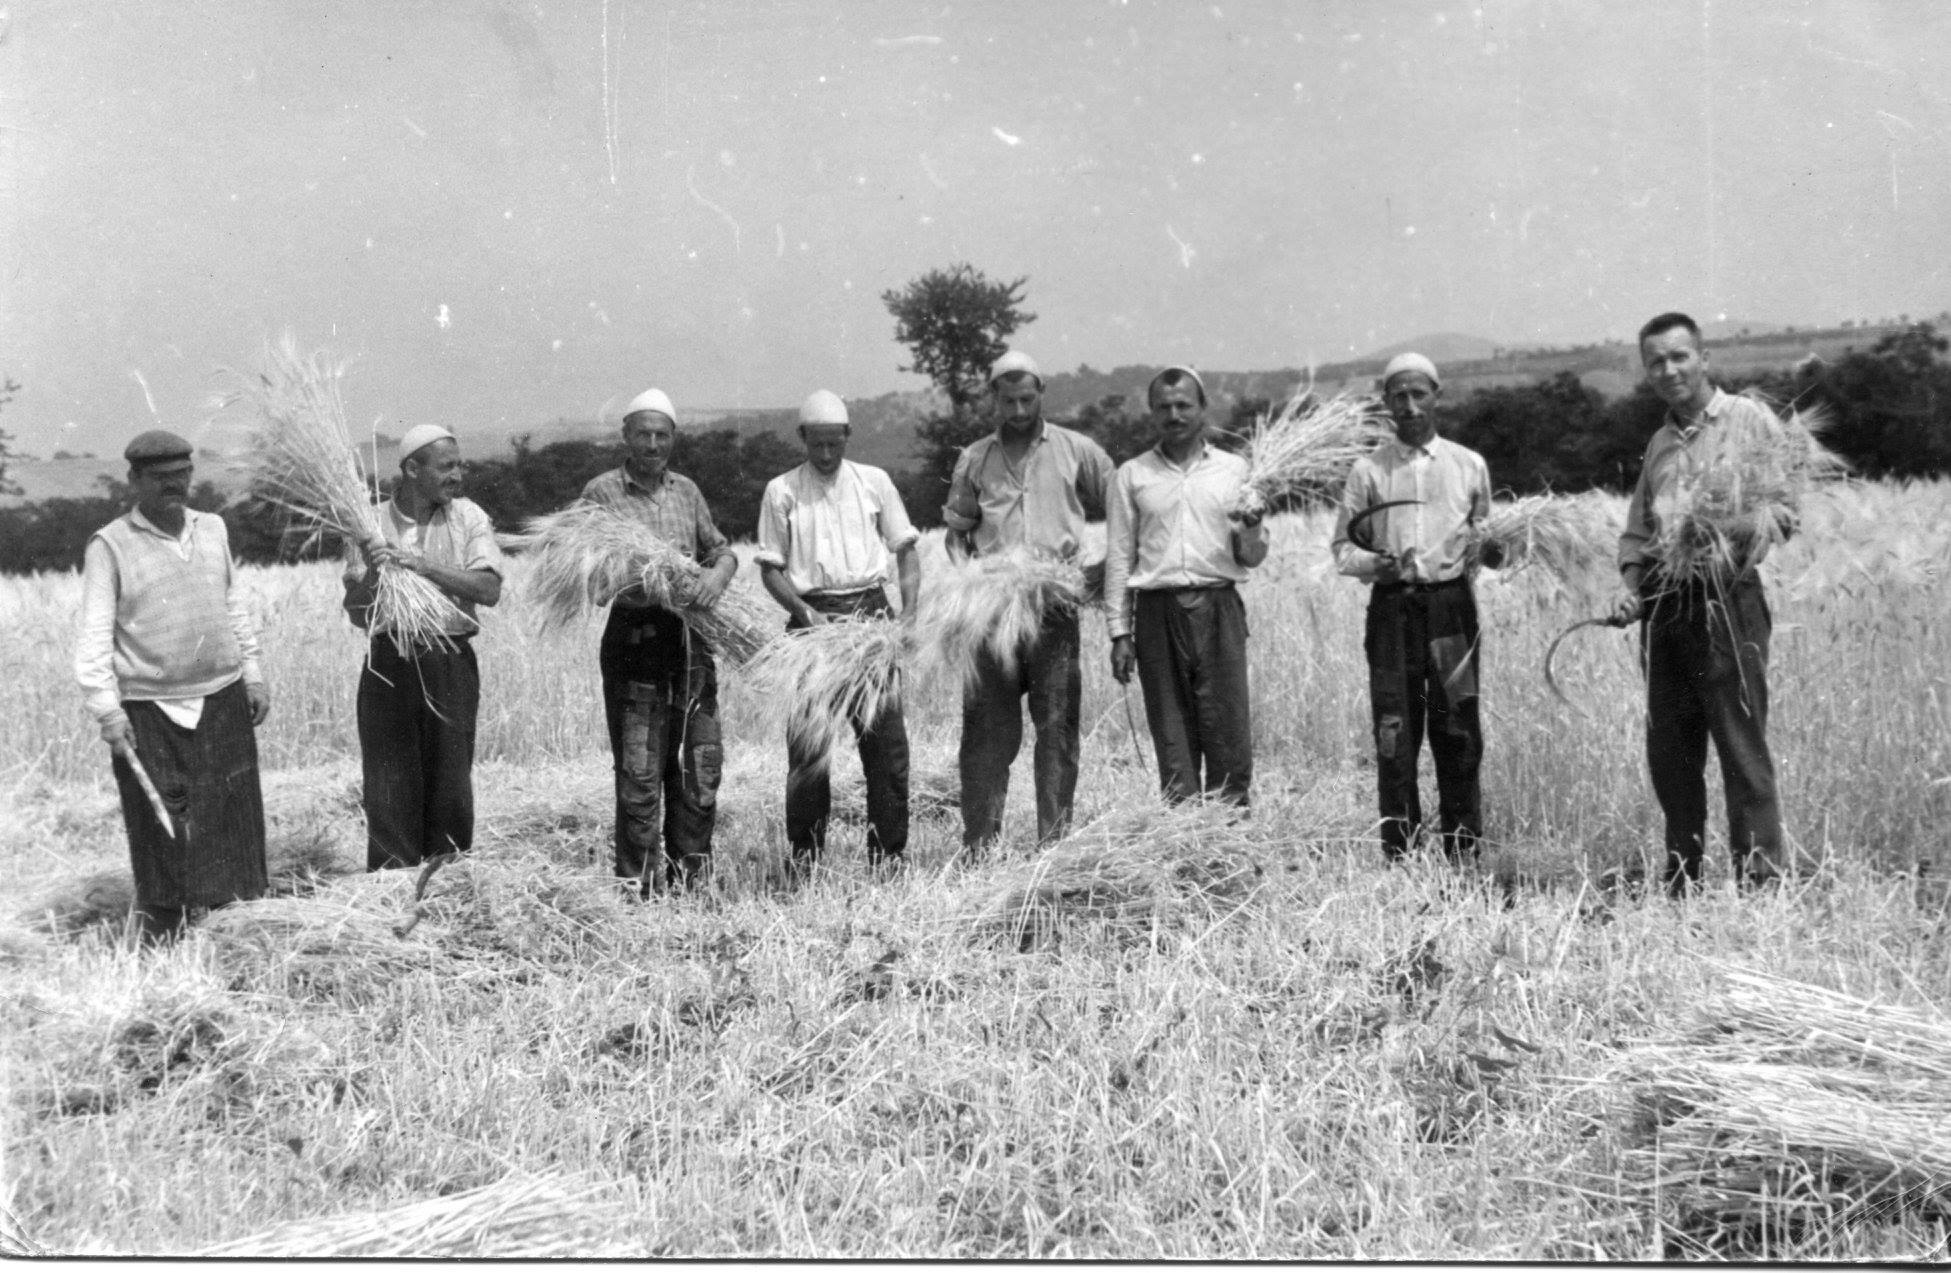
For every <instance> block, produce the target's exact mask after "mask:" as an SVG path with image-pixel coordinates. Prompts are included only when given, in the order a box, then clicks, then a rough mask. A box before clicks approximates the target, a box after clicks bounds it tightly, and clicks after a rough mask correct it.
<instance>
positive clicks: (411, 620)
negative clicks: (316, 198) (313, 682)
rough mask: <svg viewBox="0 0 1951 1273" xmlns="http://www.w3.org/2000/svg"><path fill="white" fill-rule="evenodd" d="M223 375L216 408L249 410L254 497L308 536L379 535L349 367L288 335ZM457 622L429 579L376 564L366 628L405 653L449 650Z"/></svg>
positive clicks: (247, 456)
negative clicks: (349, 403) (351, 403)
mask: <svg viewBox="0 0 1951 1273" xmlns="http://www.w3.org/2000/svg"><path fill="white" fill-rule="evenodd" d="M227 374H228V376H229V378H230V380H231V382H232V388H231V390H230V392H228V393H226V394H225V395H224V397H223V398H222V400H221V407H222V408H225V409H227V408H229V407H231V406H233V405H236V404H240V403H241V404H242V405H244V406H245V407H246V408H248V409H249V411H250V412H251V415H252V424H251V429H250V435H249V438H248V440H247V441H246V443H245V447H244V450H243V452H242V454H241V455H240V456H238V457H237V459H236V461H235V464H236V467H237V468H238V469H239V471H240V472H241V473H242V474H243V475H244V477H245V479H246V480H247V482H248V483H249V489H250V492H251V494H252V495H254V496H256V497H257V498H259V499H262V500H264V501H265V502H267V503H271V504H275V505H277V506H279V507H281V508H284V509H287V510H289V511H291V512H293V513H295V514H297V515H298V516H299V517H301V518H302V519H304V521H305V522H306V523H307V524H309V525H310V527H311V530H312V535H313V537H314V538H316V537H317V536H318V535H319V534H320V533H322V532H323V531H326V530H331V531H334V532H336V533H337V534H339V535H340V536H341V537H342V538H344V539H345V540H347V541H348V542H349V543H354V544H362V543H367V542H370V541H372V540H374V539H378V538H381V535H380V526H379V510H378V508H377V507H376V506H375V504H374V495H373V491H372V488H371V487H369V486H368V485H367V483H366V479H365V478H364V477H363V476H362V475H361V474H360V472H359V459H358V451H357V449H356V448H355V447H354V446H353V443H352V436H351V434H350V432H349V431H348V430H347V428H346V422H345V403H344V401H343V400H342V398H341V396H340V393H339V381H340V379H341V378H342V377H343V376H344V374H345V364H343V363H338V362H333V361H332V360H331V359H330V358H328V357H327V356H326V355H325V354H324V353H322V352H320V353H314V354H312V355H311V356H309V357H306V356H304V355H302V354H300V353H299V352H298V345H297V341H296V340H295V339H294V338H293V337H291V336H290V335H286V336H285V337H284V338H283V339H281V340H279V341H277V342H275V343H271V344H267V345H266V346H265V352H264V366H263V368H262V369H261V370H259V371H258V372H256V373H255V374H251V373H246V372H241V371H232V372H229V373H227ZM460 622H461V612H460V610H459V609H458V608H457V607H456V606H455V605H454V603H453V601H451V600H450V599H449V598H448V597H447V595H446V594H445V593H443V592H442V591H441V590H440V589H439V588H437V587H435V586H434V584H433V583H432V582H430V581H429V580H427V579H426V578H424V577H423V576H421V575H418V574H415V573H414V572H413V571H411V570H406V569H402V568H400V567H396V566H381V567H380V568H379V570H378V577H377V579H376V581H375V583H374V598H373V606H372V627H373V630H374V631H376V632H377V631H382V630H383V631H385V632H387V633H390V634H391V635H392V638H393V641H394V644H395V645H396V646H397V647H398V648H399V650H400V653H401V654H402V655H405V654H407V653H409V652H410V651H411V650H412V649H413V648H414V647H422V648H425V647H435V648H440V649H451V648H453V642H452V641H451V640H450V639H449V637H448V635H447V633H448V632H449V631H450V630H452V629H453V628H454V627H456V626H458V625H459V624H460Z"/></svg>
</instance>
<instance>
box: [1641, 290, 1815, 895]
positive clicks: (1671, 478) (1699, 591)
mask: <svg viewBox="0 0 1951 1273" xmlns="http://www.w3.org/2000/svg"><path fill="white" fill-rule="evenodd" d="M1639 357H1640V364H1641V365H1642V366H1643V367H1645V369H1646V379H1647V381H1648V382H1649V383H1650V384H1651V385H1652V386H1653V390H1654V392H1655V393H1657V394H1659V395H1660V399H1661V401H1663V402H1665V403H1666V404H1667V414H1666V421H1665V423H1663V424H1662V425H1661V426H1660V429H1659V432H1657V433H1655V434H1654V435H1653V438H1652V440H1651V441H1650V442H1648V443H1647V446H1646V461H1645V463H1644V464H1643V465H1642V466H1641V468H1640V473H1639V482H1638V484H1637V485H1636V486H1634V487H1633V497H1632V501H1631V503H1630V504H1628V505H1627V508H1626V529H1625V531H1624V533H1622V534H1621V535H1620V536H1619V573H1620V577H1621V581H1622V582H1623V584H1624V585H1625V590H1624V595H1622V596H1621V597H1620V599H1619V604H1618V607H1617V608H1616V609H1615V611H1614V618H1615V619H1616V620H1617V621H1618V622H1619V623H1621V624H1626V623H1631V622H1633V621H1635V620H1639V621H1641V623H1642V627H1641V630H1640V641H1641V646H1642V650H1643V654H1644V659H1645V670H1646V760H1647V766H1648V768H1649V769H1651V771H1652V776H1653V794H1654V795H1655V796H1656V797H1657V798H1658V799H1659V802H1660V810H1661V812H1662V813H1663V814H1664V815H1665V816H1666V867H1665V879H1666V886H1667V891H1668V892H1669V893H1670V894H1672V895H1674V896H1681V895H1684V894H1685V893H1687V892H1688V891H1690V890H1691V889H1694V888H1697V887H1699V884H1700V873H1701V859H1702V844H1703V840H1704V837H1705V835H1706V831H1707V781H1706V775H1705V769H1706V765H1707V741H1708V739H1709V738H1712V739H1713V741H1714V747H1715V750H1716V751H1718V752H1719V753H1720V757H1721V777H1722V779H1723V781H1724V782H1725V783H1726V787H1727V821H1728V840H1729V846H1728V847H1729V849H1730V850H1731V851H1732V854H1733V858H1734V873H1735V876H1736V878H1737V879H1738V880H1739V881H1740V883H1741V884H1742V885H1743V886H1749V885H1754V884H1758V883H1762V882H1765V881H1770V880H1774V879H1776V878H1778V877H1779V876H1780V874H1781V871H1782V814H1781V806H1780V804H1779V802H1778V801H1777V799H1776V794H1775V763H1774V760H1773V759H1772V758H1771V757H1770V756H1769V754H1768V638H1769V635H1770V632H1771V627H1772V624H1771V620H1770V618H1769V614H1768V599H1767V597H1766V596H1765V595H1764V593H1763V590H1762V586H1761V578H1760V576H1759V575H1757V574H1756V573H1755V567H1756V566H1757V565H1758V564H1759V563H1760V561H1761V558H1762V556H1763V555H1764V554H1765V553H1766V551H1767V548H1768V542H1767V540H1766V539H1765V538H1757V539H1755V540H1754V541H1753V542H1752V544H1750V545H1748V546H1747V547H1746V549H1745V551H1743V552H1742V553H1741V554H1740V559H1739V560H1737V561H1732V562H1729V563H1727V564H1726V567H1725V569H1723V570H1720V571H1718V572H1717V573H1716V575H1715V577H1712V578H1707V579H1701V578H1686V579H1676V578H1673V577H1670V576H1668V575H1667V574H1666V573H1665V572H1664V571H1663V570H1662V568H1661V562H1660V559H1659V556H1658V553H1657V552H1656V550H1655V547H1654V545H1655V541H1656V539H1657V537H1658V535H1659V530H1660V513H1661V509H1662V508H1663V507H1664V506H1665V505H1666V503H1667V500H1668V498H1669V497H1670V494H1671V492H1672V491H1673V490H1674V487H1675V485H1676V483H1677V482H1678V481H1679V480H1680V479H1681V478H1682V477H1683V476H1684V475H1685V474H1687V473H1688V472H1690V471H1691V470H1692V467H1693V465H1694V463H1695V459H1694V447H1695V444H1696V443H1697V442H1698V441H1699V440H1700V439H1701V438H1702V437H1703V436H1704V435H1705V434H1706V433H1707V432H1708V431H1709V430H1712V429H1717V428H1724V427H1732V426H1735V425H1738V424H1739V423H1740V422H1741V419H1742V417H1743V416H1745V415H1746V414H1748V413H1752V412H1765V411H1767V409H1768V408H1766V407H1765V406H1763V405H1762V404H1760V403H1758V402H1755V401H1753V400H1751V399H1748V398H1738V397H1735V396H1734V395H1732V394H1728V393H1723V392H1722V391H1721V390H1720V389H1718V388H1716V387H1715V386H1714V384H1713V382H1712V381H1710V380H1709V379H1708V378H1707V352H1706V350H1705V349H1704V348H1703V347H1702V345H1701V339H1700V328H1699V326H1698V325H1697V324H1695V322H1694V320H1693V319H1691V318H1689V317H1687V316H1686V315H1685V314H1678V313H1668V314H1661V315H1659V316H1658V317H1657V318H1654V319H1653V320H1651V321H1650V322H1648V323H1647V324H1646V326H1644V327H1642V328H1640V331H1639ZM1777 516H1778V520H1779V522H1780V524H1781V529H1782V530H1783V532H1784V533H1785V534H1786V533H1788V532H1790V531H1792V530H1793V529H1794V524H1795V513H1794V510H1793V509H1787V508H1784V509H1782V510H1780V512H1779V513H1778V515H1777Z"/></svg>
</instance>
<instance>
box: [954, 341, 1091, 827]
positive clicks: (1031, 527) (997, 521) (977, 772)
mask: <svg viewBox="0 0 1951 1273" xmlns="http://www.w3.org/2000/svg"><path fill="white" fill-rule="evenodd" d="M989 405H990V409H991V412H992V414H993V415H994V416H995V419H996V431H995V432H994V433H991V434H988V435H987V436H985V437H981V438H978V439H976V440H975V441H974V442H972V443H970V444H969V445H968V446H967V447H966V448H964V449H963V451H962V454H961V456H960V457H959V458H958V459H957V460H956V462H955V473H954V475H953V476H952V477H951V478H950V480H949V488H948V503H947V504H946V505H944V506H943V508H942V520H943V521H944V522H946V523H947V524H948V549H949V554H950V556H952V557H962V556H965V555H974V556H983V557H986V556H990V555H992V554H997V553H1005V552H1015V553H1023V554H1028V555H1031V556H1044V557H1058V558H1062V559H1065V560H1072V559H1075V558H1076V557H1077V556H1078V554H1079V553H1080V552H1081V551H1082V550H1083V547H1084V521H1085V516H1086V514H1087V513H1089V512H1096V511H1097V510H1099V509H1101V508H1103V506H1104V497H1105V492H1106V490H1107V489H1108V488H1109V487H1110V485H1111V476H1112V471H1113V470H1112V464H1111V457H1110V456H1108V455H1106V454H1105V453H1104V448H1103V447H1101V446H1099V445H1098V444H1097V443H1096V442H1093V441H1092V440H1091V439H1089V438H1087V437H1085V436H1084V435H1083V434H1081V433H1075V432H1072V431H1071V430H1069V429H1065V428H1061V427H1059V426H1057V425H1054V424H1051V423H1049V422H1047V421H1046V420H1044V418H1043V376H1042V373H1040V372H1039V371H1038V370H1037V365H1036V363H1035V362H1034V361H1033V360H1032V359H1031V358H1030V356H1029V355H1028V354H1025V353H1022V352H1021V351H1019V350H1010V351H1008V352H1006V353H1004V354H1003V355H1002V356H1001V357H1000V358H998V359H997V360H996V362H995V364H994V365H993V367H992V368H991V371H990V380H989ZM1079 639H1080V638H1079V633H1078V623H1077V613H1076V611H1075V610H1069V609H1061V608H1060V609H1053V610H1052V611H1050V612H1049V613H1047V614H1045V615H1044V616H1043V622H1042V625H1041V628H1040V630H1039V632H1038V634H1037V637H1036V639H1035V641H1034V643H1033V644H1031V645H1030V646H1029V647H1027V648H1026V649H1025V650H1023V651H1022V652H1021V655H1022V657H1021V659H1020V662H1019V666H1018V667H1017V668H1015V669H1013V670H1011V671H1009V672H1005V671H1004V669H1003V667H1002V665H1001V664H1000V663H999V662H998V661H997V660H996V659H994V658H993V657H991V656H990V655H989V654H987V653H986V652H985V653H982V654H979V655H978V656H977V660H976V668H975V674H974V676H973V677H972V678H971V679H970V680H969V681H968V682H967V684H965V686H964V687H963V692H962V744H961V750H960V755H959V757H958V762H959V766H960V769H961V778H962V845H963V850H964V852H965V853H967V854H968V855H969V856H971V857H973V856H975V855H977V854H979V853H980V852H981V851H982V850H983V848H984V846H985V845H987V844H988V843H989V842H991V841H992V840H994V839H995V838H996V837H997V836H998V835H999V834H1000V833H1001V831H1002V825H1003V806H1004V803H1005V801H1006V799H1007V797H1008V794H1009V766H1010V762H1011V761H1013V760H1015V758H1016V753H1017V750H1018V749H1019V748H1021V746H1022V745H1023V701H1024V699H1025V697H1026V696H1027V698H1028V700H1029V711H1030V717H1031V720H1032V721H1033V723H1034V724H1035V726H1036V757H1035V759H1036V763H1035V768H1034V773H1035V776H1036V824H1037V841H1038V843H1043V844H1047V843H1049V842H1050V841H1052V840H1055V839H1057V838H1058V837H1060V836H1062V835H1063V833H1064V831H1065V830H1066V829H1067V828H1068V826H1069V824H1070V812H1071V805H1072V803H1073V801H1074V799H1075V796H1076V792H1077V757H1078V712H1079V710H1080V707H1081V703H1082V677H1081V674H1080V672H1079V670H1078V666H1077V654H1078V645H1079Z"/></svg>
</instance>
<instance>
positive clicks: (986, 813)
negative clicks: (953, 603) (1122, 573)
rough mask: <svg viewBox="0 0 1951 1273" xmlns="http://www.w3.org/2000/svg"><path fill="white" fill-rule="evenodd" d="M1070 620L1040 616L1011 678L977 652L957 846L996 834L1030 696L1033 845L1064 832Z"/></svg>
mask: <svg viewBox="0 0 1951 1273" xmlns="http://www.w3.org/2000/svg"><path fill="white" fill-rule="evenodd" d="M1077 648H1078V634H1077V614H1076V612H1075V611H1058V612H1055V613H1052V614H1047V615H1045V616H1044V619H1043V628H1042V631H1041V632H1040V634H1039V635H1038V638H1037V641H1036V644H1035V646H1034V647H1033V648H1031V649H1029V650H1026V651H1023V652H1022V657H1021V658H1020V659H1019V660H1018V662H1017V665H1016V670H1015V671H1014V672H1005V671H1003V669H1002V668H1001V667H1000V666H999V665H998V664H997V661H996V660H995V659H994V658H992V657H990V655H989V654H988V653H987V652H984V653H982V654H980V655H978V656H977V658H976V674H975V679H974V680H973V681H972V682H971V683H970V684H969V685H967V686H966V687H964V689H963V691H962V745H961V752H960V755H959V756H958V758H957V759H958V762H959V768H960V769H961V775H962V844H963V847H964V848H967V849H976V850H979V849H981V848H982V847H983V846H984V845H987V844H988V843H990V842H991V841H993V840H994V839H995V838H996V837H997V836H998V835H1000V834H1001V833H1002V828H1003V804H1004V801H1005V800H1006V799H1007V798H1008V795H1009V766H1010V763H1011V762H1012V761H1014V760H1015V759H1016V753H1017V751H1018V750H1019V749H1021V747H1022V745H1023V707H1022V700H1023V698H1024V696H1025V695H1027V696H1028V697H1029V704H1030V721H1031V723H1032V724H1033V725H1035V727H1036V754H1035V760H1036V830H1037V841H1038V843H1044V844H1047V843H1049V842H1050V841H1052V840H1056V839H1059V838H1060V837H1062V835H1063V834H1064V832H1065V830H1066V829H1068V827H1069V825H1070V810H1071V803H1072V800H1073V798H1074V797H1075V796H1076V793H1077V751H1078V742H1077V716H1078V712H1079V710H1080V708H1081V707H1082V704H1083V678H1082V675H1081V674H1080V673H1079V671H1078V667H1077Z"/></svg>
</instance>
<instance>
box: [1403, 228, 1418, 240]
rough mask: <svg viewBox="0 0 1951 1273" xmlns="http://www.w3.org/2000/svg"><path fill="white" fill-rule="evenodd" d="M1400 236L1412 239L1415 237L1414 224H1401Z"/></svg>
mask: <svg viewBox="0 0 1951 1273" xmlns="http://www.w3.org/2000/svg"><path fill="white" fill-rule="evenodd" d="M1402 237H1403V238H1405V239H1413V238H1415V237H1416V227H1415V226H1413V225H1405V226H1403V227H1402Z"/></svg>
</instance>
